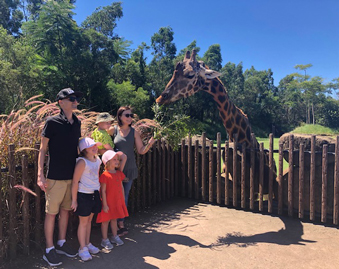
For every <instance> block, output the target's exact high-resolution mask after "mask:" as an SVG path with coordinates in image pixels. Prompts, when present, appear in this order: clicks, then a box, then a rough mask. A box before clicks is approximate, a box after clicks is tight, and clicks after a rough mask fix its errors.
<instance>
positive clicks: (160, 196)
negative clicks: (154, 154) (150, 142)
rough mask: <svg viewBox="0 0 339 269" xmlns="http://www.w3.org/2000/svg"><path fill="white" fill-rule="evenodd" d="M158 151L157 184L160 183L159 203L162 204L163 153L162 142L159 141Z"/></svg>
mask: <svg viewBox="0 0 339 269" xmlns="http://www.w3.org/2000/svg"><path fill="white" fill-rule="evenodd" d="M157 151H158V158H157V178H158V180H157V182H158V199H157V201H158V202H161V200H162V177H161V175H162V174H161V168H162V167H161V166H162V163H161V160H162V151H161V141H160V140H158V141H157Z"/></svg>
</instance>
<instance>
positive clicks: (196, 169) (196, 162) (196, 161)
mask: <svg viewBox="0 0 339 269" xmlns="http://www.w3.org/2000/svg"><path fill="white" fill-rule="evenodd" d="M194 151H195V154H194V187H195V188H194V198H195V199H196V200H198V199H199V141H198V140H196V141H195V148H194Z"/></svg>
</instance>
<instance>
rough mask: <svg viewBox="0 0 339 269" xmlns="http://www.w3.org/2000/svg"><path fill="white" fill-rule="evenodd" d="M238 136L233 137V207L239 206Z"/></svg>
mask: <svg viewBox="0 0 339 269" xmlns="http://www.w3.org/2000/svg"><path fill="white" fill-rule="evenodd" d="M237 148H238V136H237V135H234V136H233V206H234V207H237V206H238V184H237V183H238V182H237V181H238V169H237V168H238V166H237V164H238V154H237Z"/></svg>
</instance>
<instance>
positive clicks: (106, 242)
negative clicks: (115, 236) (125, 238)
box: [101, 238, 113, 250]
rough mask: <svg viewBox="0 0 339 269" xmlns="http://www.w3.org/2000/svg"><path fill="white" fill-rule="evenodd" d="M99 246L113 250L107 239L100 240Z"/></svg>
mask: <svg viewBox="0 0 339 269" xmlns="http://www.w3.org/2000/svg"><path fill="white" fill-rule="evenodd" d="M101 246H102V247H103V248H105V249H107V250H110V249H112V248H113V245H112V244H111V242H110V241H109V240H108V238H107V239H102V240H101Z"/></svg>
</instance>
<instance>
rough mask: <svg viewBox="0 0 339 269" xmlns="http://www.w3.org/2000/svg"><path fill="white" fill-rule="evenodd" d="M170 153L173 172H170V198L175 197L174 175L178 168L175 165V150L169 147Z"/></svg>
mask: <svg viewBox="0 0 339 269" xmlns="http://www.w3.org/2000/svg"><path fill="white" fill-rule="evenodd" d="M168 150H169V152H170V158H171V171H170V181H171V193H170V197H174V195H175V191H174V174H175V168H176V166H175V165H174V157H175V156H174V151H173V148H172V147H170V146H169V148H168Z"/></svg>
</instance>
